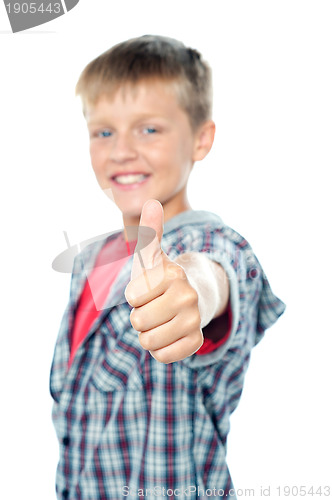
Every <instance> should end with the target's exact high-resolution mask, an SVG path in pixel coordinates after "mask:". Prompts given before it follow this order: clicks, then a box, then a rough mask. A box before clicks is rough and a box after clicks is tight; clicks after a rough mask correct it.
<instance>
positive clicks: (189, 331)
mask: <svg viewBox="0 0 332 500" xmlns="http://www.w3.org/2000/svg"><path fill="white" fill-rule="evenodd" d="M163 219H164V212H163V207H162V205H161V204H160V203H159V201H157V200H148V201H147V202H146V203H145V204H144V206H143V208H142V213H141V219H140V224H139V229H138V242H137V246H136V249H135V253H134V258H133V267H132V272H131V281H130V283H129V284H128V285H127V288H126V290H125V296H126V299H127V301H128V303H129V304H130V305H132V306H133V309H132V311H131V313H130V321H131V324H132V326H133V327H134V328H135V330H137V331H138V332H139V341H140V344H141V345H142V347H143V348H144V349H147V350H149V351H150V353H151V355H152V356H153V357H154V358H155V359H156V360H157V361H159V362H161V363H166V364H167V363H172V362H174V361H179V360H181V359H184V358H186V357H188V356H190V355H191V354H193V353H194V352H196V351H197V350H198V349H199V348H200V347H201V345H202V344H203V334H202V330H201V316H200V312H199V308H198V294H197V292H196V290H195V289H194V288H193V287H192V286H191V285H190V283H189V280H188V278H187V275H186V273H185V271H184V269H183V267H181V266H180V265H179V264H177V263H176V262H174V261H172V260H171V259H169V258H168V256H167V255H166V254H165V253H164V252H163V251H162V249H161V239H162V235H163ZM146 228H152V229H153V230H154V231H155V232H156V236H155V238H154V240H153V241H152V242H151V243H149V244H148V245H144V238H145V239H146V236H147V234H146V233H145V234H144V229H146Z"/></svg>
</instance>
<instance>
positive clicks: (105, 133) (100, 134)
mask: <svg viewBox="0 0 332 500" xmlns="http://www.w3.org/2000/svg"><path fill="white" fill-rule="evenodd" d="M111 135H112V132H110V131H109V130H101V131H100V132H97V137H111Z"/></svg>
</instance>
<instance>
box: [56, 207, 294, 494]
mask: <svg viewBox="0 0 332 500" xmlns="http://www.w3.org/2000/svg"><path fill="white" fill-rule="evenodd" d="M118 234H119V233H118ZM112 237H114V236H113V235H111V236H108V237H106V238H104V239H101V240H100V241H97V242H94V243H92V244H90V245H88V246H86V247H85V248H84V249H83V250H82V251H81V252H80V254H79V255H77V257H76V258H75V261H74V266H73V273H72V278H71V286H70V297H69V302H68V305H67V308H66V310H65V312H64V315H63V318H62V321H61V325H60V330H59V334H58V339H57V342H56V347H55V352H54V358H53V363H52V368H51V377H50V390H51V395H52V397H53V400H54V403H53V412H52V418H53V422H54V426H55V429H56V433H57V437H58V439H59V443H60V459H59V463H58V467H57V474H56V491H57V498H58V499H65V498H68V499H71V500H106V499H107V500H119V499H121V498H126V497H128V498H131V499H138V498H158V497H159V498H168V499H169V498H174V499H187V498H188V499H189V498H190V499H196V498H199V499H202V498H208V497H209V498H210V497H211V496H215V497H219V498H222V497H223V494H224V495H225V498H227V496H226V495H227V494H228V495H229V492H230V490H231V489H232V488H234V486H233V484H232V480H231V476H230V473H229V470H228V467H227V464H226V444H227V434H228V431H229V427H230V422H229V418H230V415H231V413H232V412H233V411H234V409H235V408H236V407H237V405H238V403H239V399H240V396H241V392H242V389H243V383H244V376H245V372H246V370H247V367H248V363H249V358H250V353H251V349H252V348H253V347H254V346H255V345H256V344H257V343H258V342H259V341H260V340H261V338H262V337H263V335H264V332H265V330H266V329H267V328H268V327H270V326H271V325H272V324H273V323H274V322H275V321H276V320H277V319H278V317H279V316H280V315H281V314H282V313H283V311H284V309H285V305H284V303H283V302H282V301H280V300H279V299H278V298H277V297H276V296H275V295H274V294H273V293H272V291H271V288H270V286H269V283H268V281H267V279H266V276H265V274H264V272H263V270H262V268H261V266H260V264H259V262H258V260H257V258H256V256H255V255H254V253H253V251H252V249H251V247H250V245H249V244H248V242H247V241H246V240H245V239H244V238H243V237H242V236H240V235H239V234H238V233H237V232H235V231H234V230H233V229H231V228H230V227H228V226H226V225H225V224H224V223H223V222H222V220H221V219H220V217H219V216H217V215H216V214H214V213H211V212H207V211H195V210H189V211H186V212H182V213H180V214H178V215H176V216H175V217H173V218H172V219H170V220H169V221H167V222H166V223H165V225H164V234H163V238H162V248H163V250H164V252H165V253H166V254H167V255H168V256H169V257H170V258H171V259H175V258H176V257H177V256H178V255H180V254H181V253H184V252H204V253H205V254H206V255H207V256H208V257H209V258H211V259H213V260H214V261H216V262H218V263H220V264H221V265H222V266H223V268H224V269H225V271H226V273H227V275H228V279H229V283H230V306H231V311H232V330H231V334H230V336H229V338H228V340H227V341H226V343H225V344H224V345H222V346H221V347H219V348H217V349H216V350H215V351H213V352H210V353H207V354H204V355H197V354H193V355H192V356H190V357H188V358H186V359H184V360H183V361H179V362H175V363H171V364H167V365H166V364H162V363H159V362H158V361H156V360H155V359H154V358H153V357H152V356H151V355H150V353H149V352H148V351H146V350H144V349H143V348H142V347H141V345H140V343H139V340H138V334H137V332H136V330H134V329H133V327H132V326H131V323H130V319H129V314H130V311H131V306H129V304H128V303H127V302H126V300H125V298H124V290H125V287H126V285H127V284H128V283H129V280H130V272H131V264H132V257H131V258H130V259H129V260H128V262H127V263H126V264H125V265H124V267H123V268H122V269H121V271H120V274H119V275H118V277H117V279H116V281H115V283H114V285H113V286H112V288H111V290H110V293H109V297H108V301H107V304H108V307H106V308H105V309H104V310H102V311H101V314H100V316H99V317H98V318H97V319H96V320H95V322H94V323H93V325H92V327H91V328H90V330H89V332H88V335H87V337H86V339H85V340H84V342H83V344H82V345H81V346H80V347H79V349H78V351H77V353H76V356H75V358H74V361H73V363H72V365H71V367H70V369H69V370H68V371H67V365H68V359H69V354H70V332H71V329H72V327H73V323H74V319H75V310H76V307H77V304H78V299H79V297H80V294H81V292H82V290H83V288H84V285H85V281H86V279H87V271H86V270H87V269H88V270H90V269H92V267H93V262H94V261H95V260H96V258H97V255H98V253H99V251H100V249H101V248H102V247H103V246H104V245H105V244H106V243H108V241H109V240H110V238H112ZM213 321H215V320H213ZM203 334H204V329H203ZM231 494H232V491H231ZM232 498H236V497H235V495H233V496H232Z"/></svg>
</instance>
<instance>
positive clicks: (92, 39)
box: [0, 0, 332, 500]
mask: <svg viewBox="0 0 332 500" xmlns="http://www.w3.org/2000/svg"><path fill="white" fill-rule="evenodd" d="M331 25H332V6H331V2H327V1H319V0H317V1H311V2H308V1H303V0H302V1H292V0H287V1H280V0H279V1H278V2H272V1H266V0H264V1H239V0H238V1H234V2H223V1H216V0H205V1H204V2H202V1H201V0H200V1H194V0H190V1H188V0H180V1H179V0H176V1H174V0H168V1H167V2H156V1H150V0H141V1H128V0H124V1H122V2H121V1H117V2H115V1H113V0H95V1H93V0H90V1H89V0H81V1H80V3H79V4H78V5H77V6H76V7H75V8H74V9H73V10H72V11H70V12H69V13H68V14H66V15H65V16H62V17H60V18H58V19H57V20H55V21H52V22H50V23H48V24H45V25H43V26H39V27H36V28H34V29H31V30H27V31H26V32H22V33H17V34H12V33H11V32H10V26H9V22H8V19H7V16H6V12H5V8H4V6H3V4H2V3H1V5H0V31H1V33H0V54H1V66H0V72H1V78H0V89H1V92H0V113H1V114H0V137H1V148H0V155H1V159H0V165H1V169H0V175H1V185H0V186H1V187H0V189H1V196H0V200H1V215H2V217H1V226H2V238H1V242H2V243H1V263H2V266H1V269H2V272H1V289H2V299H1V308H2V312H1V337H2V346H1V352H0V356H1V358H0V370H1V379H0V380H1V412H0V415H1V416H0V418H1V425H0V433H1V434H0V443H1V444H0V450H1V463H2V467H1V481H0V498H1V499H4V500H17V499H22V500H23V499H29V498H33V499H34V500H52V499H55V493H54V477H55V468H56V464H57V459H58V443H57V441H56V436H55V431H54V429H53V425H52V422H51V405H52V401H51V397H50V395H49V392H48V383H49V370H50V365H51V361H52V356H53V348H54V344H55V340H56V337H57V333H58V328H59V324H60V321H61V317H62V313H63V311H64V308H65V306H66V303H67V299H68V294H69V282H70V275H68V274H67V275H66V274H60V273H56V272H55V271H53V270H52V268H51V262H52V261H53V259H54V257H55V256H56V255H57V254H58V253H60V252H61V251H62V250H64V249H65V247H66V243H65V239H64V235H63V231H64V230H66V231H67V233H68V237H69V240H70V242H71V243H72V244H74V243H76V242H79V241H82V240H84V239H85V238H89V237H92V236H95V235H98V234H101V233H103V232H108V231H112V230H114V229H118V228H119V227H121V217H120V214H119V212H118V211H117V209H116V207H115V206H113V204H112V202H111V201H110V200H109V199H108V198H107V197H106V196H105V195H104V194H103V193H102V191H101V190H100V188H99V186H98V184H97V182H96V180H95V177H94V174H93V172H92V169H91V166H90V163H89V155H88V142H87V133H86V130H85V124H84V122H83V117H82V115H81V110H80V103H79V101H78V100H77V99H76V98H75V97H74V86H75V83H76V81H77V79H78V77H79V74H80V72H81V70H82V69H83V67H84V66H85V65H86V64H87V63H88V62H89V61H90V60H91V59H93V58H94V57H96V56H97V55H99V54H100V53H101V52H103V51H105V50H106V49H108V48H109V47H110V46H111V45H113V44H114V43H117V42H119V41H122V40H125V39H127V38H131V37H133V36H139V35H143V34H147V33H152V34H161V35H167V36H171V37H175V38H179V39H181V40H182V41H184V42H185V43H186V44H187V45H190V46H192V47H194V48H197V49H198V50H200V51H201V52H202V53H203V55H204V56H205V58H206V59H207V60H208V61H209V62H210V64H211V66H212V68H213V70H214V95H215V101H214V102H215V104H214V119H215V121H216V123H217V135H216V142H215V145H214V149H213V151H211V153H210V154H209V156H208V157H207V159H206V160H204V161H203V162H202V163H197V164H196V166H195V168H194V172H193V174H192V178H191V181H190V185H189V195H190V201H191V204H192V206H193V208H195V209H204V210H211V211H213V212H215V213H217V214H219V215H220V216H221V217H222V219H223V220H224V221H225V222H226V223H227V224H229V225H230V226H232V227H234V228H235V229H236V230H237V231H239V232H240V233H241V234H243V235H244V236H245V237H246V238H247V239H248V240H249V242H250V243H251V245H252V246H253V248H254V250H255V252H256V255H257V256H258V258H259V260H260V262H261V264H262V265H263V268H264V270H265V272H266V274H267V276H268V278H269V281H270V283H271V286H272V288H273V291H274V292H275V293H276V294H277V295H278V296H279V297H280V298H281V299H282V300H283V301H284V302H286V304H287V311H286V313H285V314H284V316H283V317H282V318H281V319H280V320H279V321H278V322H277V324H276V325H275V326H273V327H272V328H271V329H270V330H268V331H267V333H266V336H265V338H264V340H263V341H262V342H261V344H260V345H258V346H257V347H256V348H255V349H254V351H253V354H252V360H251V365H250V367H249V371H248V374H247V379H246V384H245V390H244V393H243V396H242V399H241V402H240V405H239V407H238V409H237V410H236V412H235V413H234V414H233V416H232V420H231V432H230V436H229V443H228V464H229V467H230V470H231V474H232V477H233V481H234V484H235V486H236V487H237V488H242V489H245V488H255V491H256V494H255V498H261V493H260V487H261V486H263V487H264V488H268V487H270V488H271V490H270V497H271V498H278V491H277V487H278V486H284V485H288V486H298V487H299V486H301V485H304V486H305V487H306V488H307V489H309V487H310V486H312V485H313V486H314V487H315V488H317V487H318V486H320V485H322V486H324V485H327V484H330V486H332V484H331V483H332V479H331V470H332V467H331V465H332V463H331V462H332V461H331V445H332V440H331V429H330V426H331V421H332V415H331V404H330V399H331V333H332V332H331V324H330V316H331V293H330V289H331V285H330V282H331V234H330V233H331V223H330V218H331V206H330V198H331V188H330V177H329V176H328V173H329V172H328V171H329V170H331V167H332V164H331V156H332V155H331V132H332V124H331V122H332V118H331V117H332V102H331V101H332V99H331V96H332V92H331V89H332V73H331V51H332V49H331V47H332V30H331ZM294 492H295V493H296V491H295V490H294V491H293V493H294ZM265 493H266V495H267V493H268V492H267V491H266V492H265ZM240 495H241V492H240V493H239V498H240ZM331 495H332V493H331ZM241 496H242V497H245V494H244V492H242V495H241ZM247 497H248V495H247ZM251 498H253V497H252V496H251ZM262 498H263V497H262ZM279 498H283V496H281V497H279ZM285 498H286V497H285ZM290 498H297V496H296V495H295V494H294V495H292V496H291V497H290ZM307 498H320V497H319V496H316V497H310V496H309V495H307ZM321 498H326V497H324V496H322V497H321Z"/></svg>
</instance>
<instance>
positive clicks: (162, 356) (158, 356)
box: [153, 349, 170, 365]
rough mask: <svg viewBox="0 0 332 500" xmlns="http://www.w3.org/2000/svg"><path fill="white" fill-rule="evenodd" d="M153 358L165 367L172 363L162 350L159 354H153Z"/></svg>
mask: <svg viewBox="0 0 332 500" xmlns="http://www.w3.org/2000/svg"><path fill="white" fill-rule="evenodd" d="M153 357H154V358H155V359H156V360H157V361H159V363H163V364H165V365H167V364H168V363H170V359H169V356H168V355H167V354H166V353H165V352H163V350H162V349H161V350H160V351H158V352H153Z"/></svg>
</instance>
